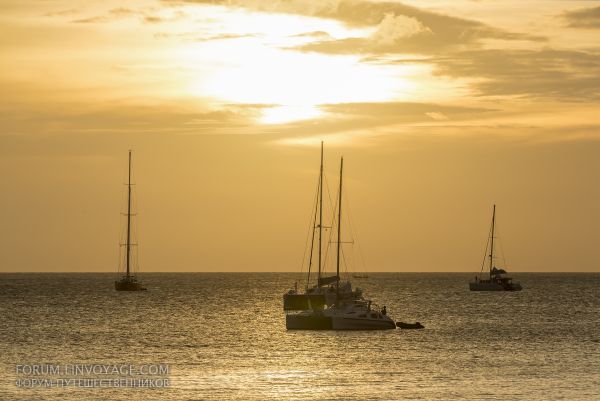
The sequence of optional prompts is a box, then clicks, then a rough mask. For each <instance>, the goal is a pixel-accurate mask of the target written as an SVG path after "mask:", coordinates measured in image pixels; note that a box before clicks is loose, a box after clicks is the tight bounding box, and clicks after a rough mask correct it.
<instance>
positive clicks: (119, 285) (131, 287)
mask: <svg viewBox="0 0 600 401" xmlns="http://www.w3.org/2000/svg"><path fill="white" fill-rule="evenodd" d="M132 185H133V184H132V183H131V150H130V151H129V167H128V170H127V213H126V216H127V237H126V242H125V243H124V244H120V245H121V246H122V247H125V275H124V276H122V277H121V279H120V280H117V281H115V290H117V291H145V290H146V288H145V287H144V286H142V283H141V282H140V281H138V279H137V277H136V275H135V273H133V270H134V269H133V268H132V256H133V255H132V248H133V247H134V246H136V245H137V244H134V243H132V242H131V240H132V235H131V234H132V230H131V216H132V213H131V186H132Z"/></svg>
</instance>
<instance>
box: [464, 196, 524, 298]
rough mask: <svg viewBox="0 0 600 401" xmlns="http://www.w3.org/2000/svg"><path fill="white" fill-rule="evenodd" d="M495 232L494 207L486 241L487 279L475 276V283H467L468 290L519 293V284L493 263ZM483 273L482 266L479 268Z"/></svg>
mask: <svg viewBox="0 0 600 401" xmlns="http://www.w3.org/2000/svg"><path fill="white" fill-rule="evenodd" d="M495 230H496V205H494V210H493V212H492V227H491V229H490V237H489V240H488V244H489V251H490V253H489V258H490V264H489V277H488V278H485V279H484V278H480V277H477V276H475V281H471V282H470V283H469V289H470V290H471V291H521V284H520V283H519V282H518V281H513V279H512V277H509V276H508V274H507V273H506V270H504V269H499V268H497V267H496V265H495V263H494V258H495V256H494V239H495V238H496V237H495ZM487 251H488V248H486V254H487ZM481 269H482V271H483V265H482V266H481Z"/></svg>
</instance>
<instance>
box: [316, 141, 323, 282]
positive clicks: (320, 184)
mask: <svg viewBox="0 0 600 401" xmlns="http://www.w3.org/2000/svg"><path fill="white" fill-rule="evenodd" d="M322 236H323V141H321V170H320V172H319V273H318V276H317V287H320V286H321V253H322V251H321V247H322V244H323V241H322V239H321V238H322Z"/></svg>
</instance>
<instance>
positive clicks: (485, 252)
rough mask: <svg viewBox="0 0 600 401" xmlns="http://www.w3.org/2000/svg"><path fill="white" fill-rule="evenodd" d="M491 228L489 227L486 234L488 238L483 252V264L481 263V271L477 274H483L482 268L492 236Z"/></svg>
mask: <svg viewBox="0 0 600 401" xmlns="http://www.w3.org/2000/svg"><path fill="white" fill-rule="evenodd" d="M492 235H493V234H492V226H491V225H490V231H489V234H488V238H487V242H486V243H485V251H484V252H483V262H482V263H481V270H480V271H479V274H483V268H484V267H485V261H486V259H487V257H488V253H487V251H488V247H489V246H490V237H491V236H492Z"/></svg>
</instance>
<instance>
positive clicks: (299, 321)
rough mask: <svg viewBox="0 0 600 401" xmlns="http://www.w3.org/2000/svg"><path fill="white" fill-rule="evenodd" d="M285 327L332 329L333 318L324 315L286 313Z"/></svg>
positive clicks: (292, 328)
mask: <svg viewBox="0 0 600 401" xmlns="http://www.w3.org/2000/svg"><path fill="white" fill-rule="evenodd" d="M285 328H286V329H288V330H332V329H333V324H332V319H331V317H329V316H323V315H316V314H310V315H305V314H303V315H300V314H297V315H292V314H290V315H286V316H285Z"/></svg>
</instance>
